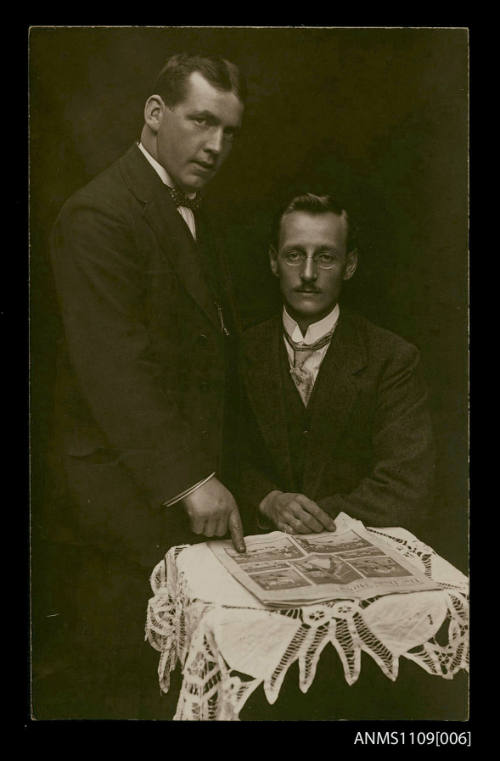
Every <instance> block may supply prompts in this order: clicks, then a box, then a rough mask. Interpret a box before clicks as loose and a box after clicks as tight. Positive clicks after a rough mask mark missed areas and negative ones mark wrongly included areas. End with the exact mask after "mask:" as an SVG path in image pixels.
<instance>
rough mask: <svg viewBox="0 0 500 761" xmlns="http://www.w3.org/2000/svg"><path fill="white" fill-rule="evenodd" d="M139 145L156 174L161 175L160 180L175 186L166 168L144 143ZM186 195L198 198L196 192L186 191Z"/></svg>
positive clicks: (172, 186)
mask: <svg viewBox="0 0 500 761" xmlns="http://www.w3.org/2000/svg"><path fill="white" fill-rule="evenodd" d="M137 147H138V148H139V150H140V151H141V152H142V153H143V154H144V156H145V157H146V159H147V160H148V161H149V163H150V164H151V166H152V167H153V169H154V170H155V172H156V174H157V175H158V176H159V178H160V180H161V181H162V182H163V184H164V185H168V186H169V188H175V183H174V181H173V180H172V178H171V177H170V175H169V173H168V172H167V170H166V169H165V167H164V166H162V165H161V164H160V163H159V162H158V161H157V160H156V159H155V158H154V157H153V156H152V155H151V154H150V153H149V151H147V150H146V148H145V147H144V146H143V144H142V143H137ZM186 196H187V197H188V198H196V193H186Z"/></svg>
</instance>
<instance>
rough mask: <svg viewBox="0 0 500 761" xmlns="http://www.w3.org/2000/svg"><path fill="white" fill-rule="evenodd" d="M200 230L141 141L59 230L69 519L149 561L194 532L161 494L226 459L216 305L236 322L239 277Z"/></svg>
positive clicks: (90, 537) (62, 463) (62, 454)
mask: <svg viewBox="0 0 500 761" xmlns="http://www.w3.org/2000/svg"><path fill="white" fill-rule="evenodd" d="M197 235H198V239H199V245H197V244H196V243H195V241H194V240H193V238H192V236H191V233H190V232H189V230H188V228H187V226H186V224H185V222H184V221H183V219H182V218H181V216H180V215H179V213H178V211H177V210H176V208H175V206H174V204H173V203H172V201H171V198H170V195H169V193H168V191H167V189H166V188H165V186H164V185H163V183H162V182H161V180H160V178H159V177H158V176H157V174H156V173H155V171H154V170H153V168H152V167H151V166H150V165H149V163H148V162H147V161H146V159H145V157H144V156H143V155H142V154H141V152H140V151H139V149H138V147H137V145H133V146H132V147H131V148H130V149H129V151H128V152H127V153H126V154H125V155H124V156H123V157H122V158H120V159H119V160H118V161H117V162H115V163H114V164H113V165H112V166H111V167H110V168H108V169H107V170H105V171H104V172H103V173H101V174H100V175H99V176H98V177H96V178H95V179H94V180H92V181H91V182H90V183H89V184H88V185H87V186H86V187H84V188H83V189H82V190H79V191H78V192H77V193H75V194H74V195H73V196H72V197H71V198H70V199H69V200H68V201H67V202H66V204H65V205H64V207H63V209H62V211H61V213H60V215H59V218H58V220H57V222H56V225H55V228H54V231H53V238H52V261H53V269H54V275H55V282H56V288H57V292H58V297H59V300H60V306H61V315H62V321H63V326H64V342H63V345H62V346H61V352H60V358H59V367H58V382H57V389H56V397H57V398H56V434H55V436H56V439H55V440H56V467H59V468H61V469H63V470H64V472H65V476H66V485H67V486H68V487H69V490H70V492H71V498H72V505H73V507H74V510H73V511H71V510H70V507H69V505H66V504H63V505H62V509H61V511H60V515H59V518H61V517H62V514H63V513H65V512H66V515H65V516H64V517H65V518H67V520H66V523H67V526H66V529H65V530H68V531H69V532H70V533H71V534H72V536H73V538H74V539H75V540H76V541H79V540H81V539H82V537H85V541H90V542H92V543H94V544H97V545H102V546H105V547H106V546H108V547H109V546H110V545H113V546H114V547H115V549H117V550H118V551H120V552H126V553H128V554H129V555H135V556H137V557H138V558H142V562H144V563H145V564H146V565H148V564H150V563H151V561H153V562H155V561H157V559H158V557H161V552H162V551H163V550H164V549H166V546H168V545H171V544H176V543H179V542H180V541H190V540H192V539H193V538H194V535H192V534H190V532H189V530H188V523H187V519H186V516H185V515H184V511H183V508H182V506H180V505H176V506H173V507H171V508H168V509H166V508H164V507H162V503H163V502H164V501H166V500H168V499H169V498H172V497H174V496H176V495H177V494H179V493H180V492H182V491H183V490H184V489H186V488H187V487H189V486H191V485H193V484H194V483H196V482H197V481H199V480H201V479H202V478H204V477H205V476H207V475H209V474H210V473H211V472H212V471H217V474H218V475H219V477H221V468H222V467H223V465H222V463H221V453H222V437H223V431H224V425H223V424H224V398H225V386H226V367H225V361H226V356H227V352H226V348H227V345H226V344H227V342H228V339H227V338H225V337H224V336H223V334H222V331H221V326H220V320H219V315H218V310H217V308H216V305H215V302H216V300H218V301H219V302H224V305H225V319H226V321H227V322H231V320H230V317H229V311H230V310H229V307H228V303H229V301H230V295H229V283H228V281H227V277H226V274H227V272H226V269H225V266H224V263H223V262H222V260H221V259H220V257H219V258H218V259H217V261H216V262H215V263H214V262H212V263H211V260H210V258H209V256H208V253H207V252H208V246H209V245H210V244H209V235H208V233H207V230H206V223H204V222H203V219H202V218H200V217H198V215H197ZM212 254H213V251H212ZM214 270H217V273H216V278H215V279H216V281H218V283H219V294H218V295H217V296H215V295H214V293H213V292H211V290H210V287H209V282H210V279H211V278H210V277H209V276H210V275H213V272H214ZM231 327H232V328H233V330H234V323H232V325H231ZM231 340H232V339H229V341H231ZM57 458H60V459H57ZM65 499H66V497H62V498H61V501H62V502H63V503H64V500H65ZM53 518H54V516H53ZM54 520H55V521H56V522H57V518H54ZM68 526H69V528H68Z"/></svg>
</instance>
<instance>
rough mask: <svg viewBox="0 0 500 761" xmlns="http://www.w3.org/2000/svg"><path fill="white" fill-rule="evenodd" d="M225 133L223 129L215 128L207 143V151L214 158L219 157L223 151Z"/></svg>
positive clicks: (211, 131)
mask: <svg viewBox="0 0 500 761" xmlns="http://www.w3.org/2000/svg"><path fill="white" fill-rule="evenodd" d="M223 140H224V132H223V129H222V127H213V129H211V130H210V132H209V134H208V136H207V139H206V141H205V145H204V148H205V150H206V151H207V152H208V153H210V154H211V155H213V156H218V155H219V153H220V152H221V150H222V144H223Z"/></svg>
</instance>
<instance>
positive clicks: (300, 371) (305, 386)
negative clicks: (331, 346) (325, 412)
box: [284, 330, 334, 407]
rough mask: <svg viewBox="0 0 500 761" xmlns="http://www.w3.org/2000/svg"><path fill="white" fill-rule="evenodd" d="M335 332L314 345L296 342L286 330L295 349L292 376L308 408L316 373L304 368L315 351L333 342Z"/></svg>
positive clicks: (286, 334) (291, 369) (331, 332)
mask: <svg viewBox="0 0 500 761" xmlns="http://www.w3.org/2000/svg"><path fill="white" fill-rule="evenodd" d="M333 332H334V331H333V330H331V331H330V332H329V333H327V334H326V335H324V336H322V338H318V340H317V341H314V342H313V343H312V344H305V343H302V342H297V341H294V340H293V338H292V337H291V336H289V335H288V333H287V332H286V330H285V331H284V334H285V339H286V341H287V342H288V344H289V345H290V346H291V347H292V349H293V366H292V367H290V375H291V376H292V378H293V382H294V383H295V385H296V387H297V390H298V392H299V394H300V396H301V397H302V401H303V402H304V404H305V405H306V407H307V404H308V402H309V399H310V398H311V394H312V390H313V388H314V380H315V378H314V373H313V372H312V371H311V370H308V369H307V368H306V367H304V364H305V362H306V361H307V360H308V359H309V357H311V356H312V355H313V354H314V352H315V351H318V349H322V348H323V346H326V345H327V344H328V343H329V342H330V341H331V339H332V336H333Z"/></svg>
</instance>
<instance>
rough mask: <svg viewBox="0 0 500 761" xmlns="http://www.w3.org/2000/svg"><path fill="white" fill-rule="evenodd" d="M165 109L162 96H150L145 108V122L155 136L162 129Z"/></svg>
mask: <svg viewBox="0 0 500 761" xmlns="http://www.w3.org/2000/svg"><path fill="white" fill-rule="evenodd" d="M165 108H166V106H165V103H164V102H163V99H162V97H161V95H150V96H149V98H148V99H147V101H146V105H145V106H144V122H145V123H146V124H147V125H148V127H149V128H150V129H151V130H152V131H153V132H154V133H155V134H156V133H157V132H158V130H159V129H160V124H161V123H162V120H163V117H164V114H165Z"/></svg>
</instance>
